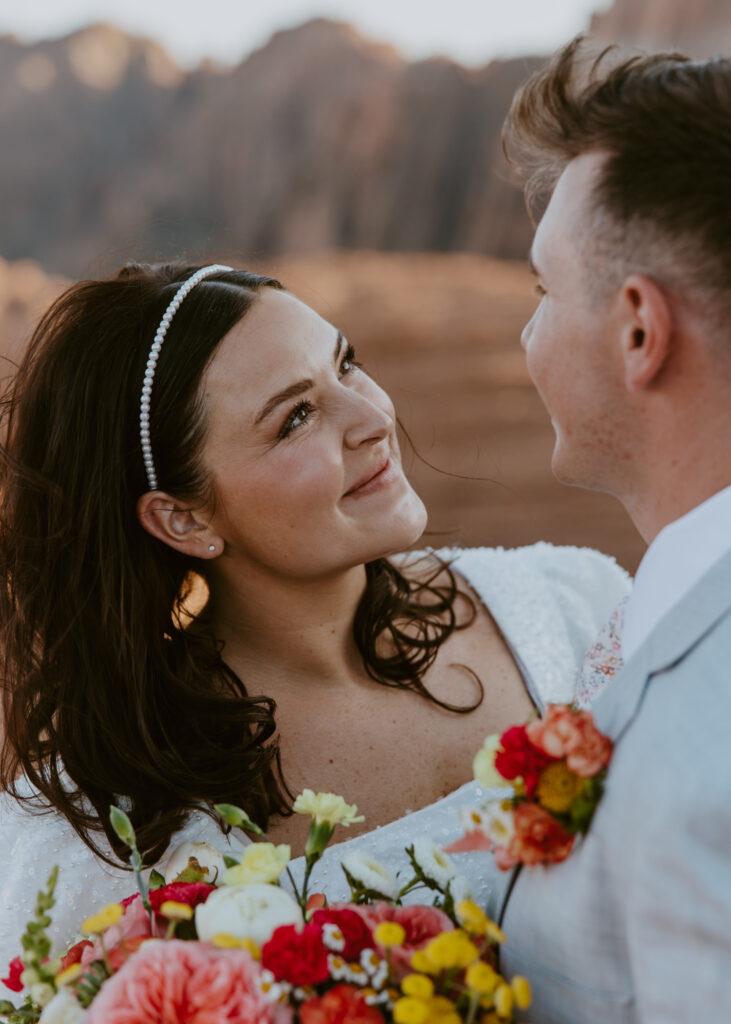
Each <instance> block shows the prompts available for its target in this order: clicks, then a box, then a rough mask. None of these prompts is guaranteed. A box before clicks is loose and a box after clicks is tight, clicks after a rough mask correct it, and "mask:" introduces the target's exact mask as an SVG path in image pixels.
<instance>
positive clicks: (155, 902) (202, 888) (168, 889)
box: [150, 882, 216, 914]
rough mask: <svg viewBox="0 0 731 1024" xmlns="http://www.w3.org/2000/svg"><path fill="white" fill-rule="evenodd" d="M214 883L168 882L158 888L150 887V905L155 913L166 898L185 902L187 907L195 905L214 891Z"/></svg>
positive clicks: (203, 901)
mask: <svg viewBox="0 0 731 1024" xmlns="http://www.w3.org/2000/svg"><path fill="white" fill-rule="evenodd" d="M215 888H216V887H215V885H207V884H206V883H205V882H170V884H169V885H163V886H162V887H161V888H160V889H152V890H151V892H150V906H151V907H152V909H153V910H154V911H155V913H156V914H159V913H160V907H161V906H162V905H163V903H165V902H166V901H167V900H172V901H173V902H174V903H187V904H188V906H189V907H197V906H198V904H199V903H205V902H206V900H207V899H208V897H209V896H210V894H211V893H212V892H213V891H214V889H215Z"/></svg>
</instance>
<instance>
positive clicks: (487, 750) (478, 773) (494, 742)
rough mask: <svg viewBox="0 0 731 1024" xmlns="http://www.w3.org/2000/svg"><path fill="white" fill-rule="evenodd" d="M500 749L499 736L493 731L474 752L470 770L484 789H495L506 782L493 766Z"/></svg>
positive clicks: (505, 784)
mask: <svg viewBox="0 0 731 1024" xmlns="http://www.w3.org/2000/svg"><path fill="white" fill-rule="evenodd" d="M499 749H500V737H499V736H498V735H497V733H495V734H494V735H493V736H488V737H487V739H486V740H485V742H484V743H483V745H482V747H481V749H480V750H478V751H477V753H476V754H475V759H474V761H473V762H472V770H473V772H474V775H475V778H476V779H477V781H478V782H479V783H480V785H481V786H484V787H485V789H496V788H498V787H499V786H507V785H508V783H507V782H506V781H505V779H504V778H503V777H502V775H501V774H500V773H499V772H498V770H497V769H496V767H495V755H496V754H497V752H498V750H499Z"/></svg>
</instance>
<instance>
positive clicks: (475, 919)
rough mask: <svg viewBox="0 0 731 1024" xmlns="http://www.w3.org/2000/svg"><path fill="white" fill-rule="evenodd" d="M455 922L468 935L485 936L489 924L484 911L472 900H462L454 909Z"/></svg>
mask: <svg viewBox="0 0 731 1024" xmlns="http://www.w3.org/2000/svg"><path fill="white" fill-rule="evenodd" d="M455 911H456V913H457V920H458V921H459V923H460V924H461V925H462V927H463V928H464V929H465V931H468V932H469V933H470V935H485V934H486V932H487V926H488V925H489V923H490V919H489V918H488V916H487V914H486V913H485V911H484V910H483V909H482V907H478V905H477V904H476V903H475V902H474V901H473V900H462V901H461V902H460V903H458V904H457V906H456V907H455Z"/></svg>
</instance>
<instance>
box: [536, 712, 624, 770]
mask: <svg viewBox="0 0 731 1024" xmlns="http://www.w3.org/2000/svg"><path fill="white" fill-rule="evenodd" d="M525 731H526V733H527V737H528V739H529V741H530V742H531V743H532V744H533V745H534V746H536V747H538V748H539V749H540V750H541V751H542V752H543V753H544V754H546V755H547V756H548V757H550V758H553V759H555V760H559V759H562V758H565V759H566V764H567V765H568V766H569V768H570V769H571V771H573V772H576V774H577V775H580V776H581V777H582V778H584V779H588V778H591V777H592V776H594V775H598V774H599V772H600V771H602V770H603V769H604V768H606V767H607V765H608V764H609V761H610V759H611V756H612V741H611V740H610V739H609V737H608V736H604V735H603V734H602V733H600V732H599V730H598V729H597V727H596V725H595V724H594V718H593V716H592V714H591V712H589V711H577V710H576V709H575V708H572V707H570V706H569V705H566V704H549V705H548V707H547V708H546V711H545V713H544V715H543V717H542V718H540V719H538V720H537V721H535V722H530V723H529V724H528V725H527V726H526V727H525Z"/></svg>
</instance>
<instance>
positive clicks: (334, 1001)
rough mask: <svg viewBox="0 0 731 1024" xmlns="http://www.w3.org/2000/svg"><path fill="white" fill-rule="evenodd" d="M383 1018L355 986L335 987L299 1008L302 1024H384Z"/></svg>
mask: <svg viewBox="0 0 731 1024" xmlns="http://www.w3.org/2000/svg"><path fill="white" fill-rule="evenodd" d="M384 1020H385V1018H384V1016H383V1014H382V1013H381V1012H380V1010H377V1009H376V1008H375V1006H369V1005H368V1003H367V1002H366V1001H365V996H364V995H363V993H362V992H361V991H360V989H357V988H356V987H355V985H336V986H335V988H331V989H330V991H329V992H326V993H325V995H324V996H320V997H319V998H317V997H314V998H313V999H308V1000H307V1002H306V1003H303V1004H302V1006H300V1021H301V1022H302V1024H384Z"/></svg>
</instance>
